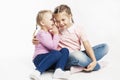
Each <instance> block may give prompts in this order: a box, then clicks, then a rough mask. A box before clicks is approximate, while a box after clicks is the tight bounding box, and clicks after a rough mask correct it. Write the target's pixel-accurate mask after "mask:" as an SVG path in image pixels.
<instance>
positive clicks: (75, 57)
mask: <svg viewBox="0 0 120 80" xmlns="http://www.w3.org/2000/svg"><path fill="white" fill-rule="evenodd" d="M92 48H93V51H94V54H95V57H96V60H97V61H98V60H100V59H101V58H103V57H104V56H105V55H106V54H107V52H108V46H107V45H106V44H99V45H96V46H94V47H92ZM91 61H92V60H91V58H90V57H88V56H87V54H86V51H85V50H84V51H76V52H73V53H70V55H69V59H68V62H67V65H66V69H70V67H71V66H74V65H75V66H82V67H87V65H89V64H90V63H91ZM99 69H100V65H99V64H98V63H97V65H96V66H95V68H94V70H99Z"/></svg>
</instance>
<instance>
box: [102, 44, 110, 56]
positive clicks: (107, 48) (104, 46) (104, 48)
mask: <svg viewBox="0 0 120 80" xmlns="http://www.w3.org/2000/svg"><path fill="white" fill-rule="evenodd" d="M102 47H103V50H104V53H105V54H107V53H108V51H109V46H108V45H107V44H105V43H104V44H102Z"/></svg>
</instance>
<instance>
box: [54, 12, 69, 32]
mask: <svg viewBox="0 0 120 80" xmlns="http://www.w3.org/2000/svg"><path fill="white" fill-rule="evenodd" d="M54 17H55V22H56V25H57V27H58V28H59V30H64V29H66V28H68V27H69V26H70V24H71V21H70V20H71V17H70V15H68V14H67V13H66V12H61V13H58V14H55V16H54Z"/></svg>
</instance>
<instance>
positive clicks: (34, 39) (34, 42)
mask: <svg viewBox="0 0 120 80" xmlns="http://www.w3.org/2000/svg"><path fill="white" fill-rule="evenodd" d="M32 43H33V44H34V45H38V44H39V41H38V40H37V38H36V36H34V37H33V39H32Z"/></svg>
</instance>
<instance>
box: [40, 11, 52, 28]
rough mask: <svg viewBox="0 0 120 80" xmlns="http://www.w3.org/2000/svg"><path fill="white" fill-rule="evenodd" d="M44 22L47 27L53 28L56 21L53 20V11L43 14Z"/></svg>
mask: <svg viewBox="0 0 120 80" xmlns="http://www.w3.org/2000/svg"><path fill="white" fill-rule="evenodd" d="M42 23H43V24H44V26H45V27H46V29H48V30H50V29H52V28H53V25H54V22H53V16H52V13H50V12H48V13H45V14H44V15H43V19H42Z"/></svg>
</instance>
